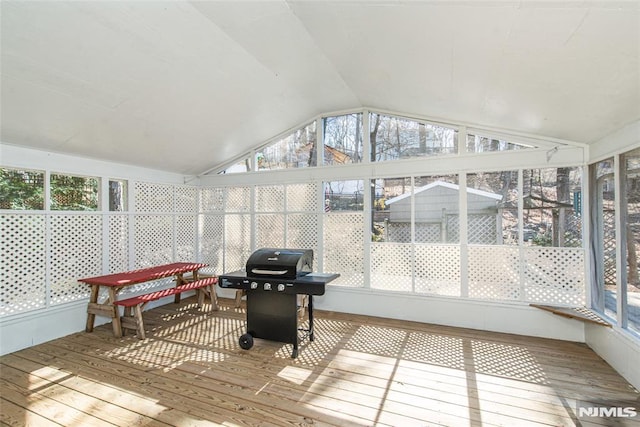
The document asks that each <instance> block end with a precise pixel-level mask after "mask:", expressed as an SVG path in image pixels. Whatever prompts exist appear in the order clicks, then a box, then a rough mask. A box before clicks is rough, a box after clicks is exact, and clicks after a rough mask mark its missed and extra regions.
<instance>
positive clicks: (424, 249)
mask: <svg viewBox="0 0 640 427" xmlns="http://www.w3.org/2000/svg"><path fill="white" fill-rule="evenodd" d="M415 291H416V292H418V293H427V294H435V295H448V296H460V247H459V246H457V245H455V246H454V245H448V246H447V245H438V246H435V245H415Z"/></svg>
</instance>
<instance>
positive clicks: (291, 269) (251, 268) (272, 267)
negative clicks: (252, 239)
mask: <svg viewBox="0 0 640 427" xmlns="http://www.w3.org/2000/svg"><path fill="white" fill-rule="evenodd" d="M312 271H313V250H311V249H275V248H262V249H258V250H257V251H255V252H254V253H252V254H251V256H250V257H249V259H248V260H247V276H248V277H272V278H275V279H296V278H298V277H301V276H304V275H307V274H309V273H311V272H312Z"/></svg>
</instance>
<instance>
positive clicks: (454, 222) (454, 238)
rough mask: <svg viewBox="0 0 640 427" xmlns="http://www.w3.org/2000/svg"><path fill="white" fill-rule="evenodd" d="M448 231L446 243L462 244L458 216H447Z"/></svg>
mask: <svg viewBox="0 0 640 427" xmlns="http://www.w3.org/2000/svg"><path fill="white" fill-rule="evenodd" d="M446 221H447V229H446V230H445V231H446V236H445V242H447V243H458V242H460V217H459V216H458V215H447V220H446Z"/></svg>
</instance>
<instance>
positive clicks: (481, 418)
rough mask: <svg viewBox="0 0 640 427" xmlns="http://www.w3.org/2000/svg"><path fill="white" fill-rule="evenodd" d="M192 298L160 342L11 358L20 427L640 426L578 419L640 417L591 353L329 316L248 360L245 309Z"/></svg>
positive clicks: (629, 394)
mask: <svg viewBox="0 0 640 427" xmlns="http://www.w3.org/2000/svg"><path fill="white" fill-rule="evenodd" d="M221 302H222V308H221V310H220V311H219V312H211V311H208V308H209V307H208V306H207V307H206V310H205V311H204V312H201V311H199V310H198V309H197V308H196V307H195V300H194V299H193V298H189V299H186V300H184V301H183V302H182V303H180V304H179V305H174V304H170V305H167V306H164V307H160V308H156V309H153V310H150V311H147V312H145V321H146V326H147V328H146V329H147V331H148V335H147V339H146V340H144V341H141V340H138V339H137V338H136V337H135V336H134V335H131V334H130V335H127V336H125V337H124V338H114V337H113V336H112V333H111V327H110V326H111V325H110V324H109V325H104V326H101V327H98V328H96V330H95V331H94V332H93V333H90V334H88V333H84V332H83V333H77V334H73V335H70V336H68V337H64V338H62V339H58V340H55V341H52V342H49V343H45V344H42V345H38V346H35V347H32V348H29V349H26V350H22V351H19V352H16V353H13V354H10V355H6V356H3V357H1V358H0V363H1V371H0V373H1V383H0V390H1V391H0V394H1V402H0V403H1V405H2V406H1V407H0V412H1V414H2V415H1V418H0V421H1V422H2V423H4V424H6V425H15V426H25V425H34V426H38V427H40V426H49V425H63V426H83V427H84V426H106V425H110V426H111V425H118V426H134V425H150V426H155V425H163V426H165V425H173V426H192V425H194V426H205V425H206V426H210V425H226V426H258V425H263V426H272V425H273V426H280V425H286V426H292V425H294V426H325V425H345V426H374V425H375V426H399V427H404V426H414V425H416V426H431V425H447V426H467V425H473V426H480V425H483V426H485V425H487V426H489V425H504V426H524V425H551V426H564V425H602V426H605V425H612V423H614V422H618V423H619V424H613V425H637V420H636V421H631V420H623V419H617V420H615V419H611V418H590V419H589V422H585V420H583V419H582V418H580V419H578V417H577V415H576V414H577V409H576V407H577V402H578V401H583V400H586V401H598V400H603V401H605V402H608V403H611V402H619V404H620V405H629V404H631V405H635V406H636V407H638V406H640V405H638V402H639V400H638V396H639V394H638V391H637V390H635V389H634V388H633V387H632V386H631V385H629V384H628V383H627V382H626V381H625V380H624V379H623V378H622V377H621V376H620V375H618V374H617V373H616V372H615V371H614V370H613V369H612V368H611V367H610V366H609V365H607V364H606V363H605V362H604V361H603V360H602V359H601V358H600V357H598V356H597V355H596V354H595V353H594V352H593V351H592V350H590V349H589V348H588V347H587V346H585V345H583V344H577V343H570V342H563V341H554V340H546V339H537V338H528V337H521V336H515V335H506V334H497V333H489V332H481V331H474V330H468V329H459V328H452V327H441V326H434V325H425V324H420V323H411V322H401V321H394V320H388V319H380V318H372V317H363V316H352V315H344V314H337V313H329V312H320V311H318V312H316V319H317V320H316V340H315V341H314V342H312V343H305V344H303V345H302V347H301V349H300V355H299V357H298V358H297V359H291V358H290V351H291V346H290V345H283V344H279V343H275V342H271V341H265V340H256V343H255V346H254V347H253V348H252V349H251V350H248V351H245V350H242V349H240V347H239V345H238V336H239V335H240V334H242V333H243V332H244V319H245V314H244V310H243V309H235V308H233V305H232V301H230V300H224V299H223V300H221Z"/></svg>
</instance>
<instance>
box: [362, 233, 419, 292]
mask: <svg viewBox="0 0 640 427" xmlns="http://www.w3.org/2000/svg"><path fill="white" fill-rule="evenodd" d="M412 270H413V247H412V245H411V244H410V243H407V244H404V243H372V244H371V287H372V288H373V289H384V290H388V291H405V292H411V291H412V281H413V279H412Z"/></svg>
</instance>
